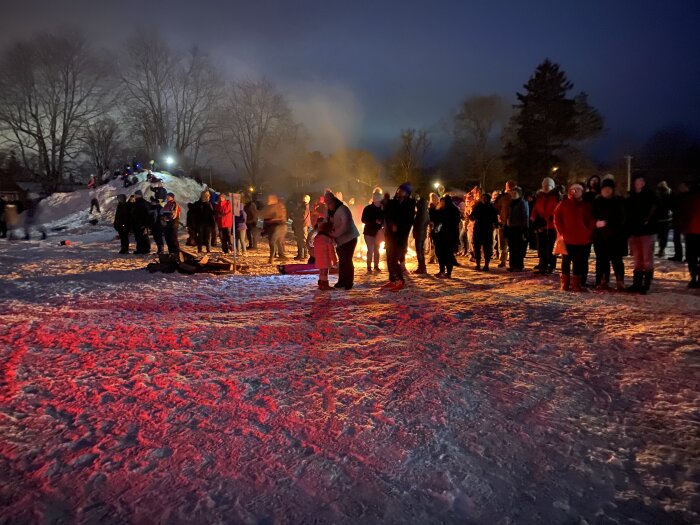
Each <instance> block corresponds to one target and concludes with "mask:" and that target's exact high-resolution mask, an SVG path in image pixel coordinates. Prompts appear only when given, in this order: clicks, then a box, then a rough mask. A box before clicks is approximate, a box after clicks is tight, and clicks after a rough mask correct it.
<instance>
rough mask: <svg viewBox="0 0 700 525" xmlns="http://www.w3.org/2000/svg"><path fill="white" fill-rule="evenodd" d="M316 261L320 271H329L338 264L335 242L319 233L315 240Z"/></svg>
mask: <svg viewBox="0 0 700 525" xmlns="http://www.w3.org/2000/svg"><path fill="white" fill-rule="evenodd" d="M314 259H315V264H316V268H318V269H319V270H325V269H329V268H330V267H331V266H333V265H334V264H336V263H337V262H338V259H337V258H336V255H335V241H334V240H333V239H332V238H331V237H330V236H329V235H326V234H323V233H319V234H318V235H316V238H315V239H314Z"/></svg>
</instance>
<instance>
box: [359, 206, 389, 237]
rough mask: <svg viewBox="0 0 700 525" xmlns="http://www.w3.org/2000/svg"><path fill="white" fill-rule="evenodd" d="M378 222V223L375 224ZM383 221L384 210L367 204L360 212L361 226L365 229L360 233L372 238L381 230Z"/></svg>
mask: <svg viewBox="0 0 700 525" xmlns="http://www.w3.org/2000/svg"><path fill="white" fill-rule="evenodd" d="M377 221H379V223H377ZM383 221H384V210H382V207H381V206H375V205H374V204H368V205H367V206H365V209H364V210H362V224H364V225H365V229H364V231H363V232H362V233H364V235H369V236H370V237H374V236H375V235H377V233H379V230H381V229H382V226H383Z"/></svg>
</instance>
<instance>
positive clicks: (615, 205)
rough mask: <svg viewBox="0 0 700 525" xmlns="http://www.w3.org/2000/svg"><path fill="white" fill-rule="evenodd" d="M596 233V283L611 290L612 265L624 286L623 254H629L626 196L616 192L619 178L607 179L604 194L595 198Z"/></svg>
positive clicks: (602, 188) (617, 286)
mask: <svg viewBox="0 0 700 525" xmlns="http://www.w3.org/2000/svg"><path fill="white" fill-rule="evenodd" d="M593 218H594V219H595V221H596V223H595V226H596V229H595V232H594V233H593V244H594V246H595V287H596V289H598V290H609V289H610V288H609V286H608V283H609V282H610V265H611V264H612V267H613V272H614V273H615V281H616V289H617V290H618V291H622V290H624V281H625V266H624V263H623V262H622V257H623V256H625V255H626V254H627V238H626V237H625V232H624V219H625V200H624V199H623V198H622V197H619V196H617V195H615V181H614V180H613V179H605V180H603V182H602V183H601V186H600V195H598V196H597V197H596V198H595V200H594V201H593Z"/></svg>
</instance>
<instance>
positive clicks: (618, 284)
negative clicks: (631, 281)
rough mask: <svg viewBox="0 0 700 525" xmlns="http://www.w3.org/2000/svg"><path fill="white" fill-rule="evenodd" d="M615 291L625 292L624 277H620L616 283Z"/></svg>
mask: <svg viewBox="0 0 700 525" xmlns="http://www.w3.org/2000/svg"><path fill="white" fill-rule="evenodd" d="M615 290H616V291H618V292H624V291H625V280H624V279H623V278H622V277H618V278H617V279H616V281H615Z"/></svg>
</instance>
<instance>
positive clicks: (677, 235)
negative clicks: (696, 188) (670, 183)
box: [668, 182, 689, 262]
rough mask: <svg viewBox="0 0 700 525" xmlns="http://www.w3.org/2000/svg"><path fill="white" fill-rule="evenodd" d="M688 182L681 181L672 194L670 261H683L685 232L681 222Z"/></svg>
mask: <svg viewBox="0 0 700 525" xmlns="http://www.w3.org/2000/svg"><path fill="white" fill-rule="evenodd" d="M688 190H689V187H688V184H686V183H685V182H681V183H680V184H679V185H678V187H677V189H676V192H675V193H673V194H672V195H671V213H673V219H672V227H673V257H669V258H668V260H669V261H676V262H683V232H682V231H681V230H682V224H681V216H682V214H683V211H682V208H683V202H684V200H685V198H686V197H687V196H688Z"/></svg>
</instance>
